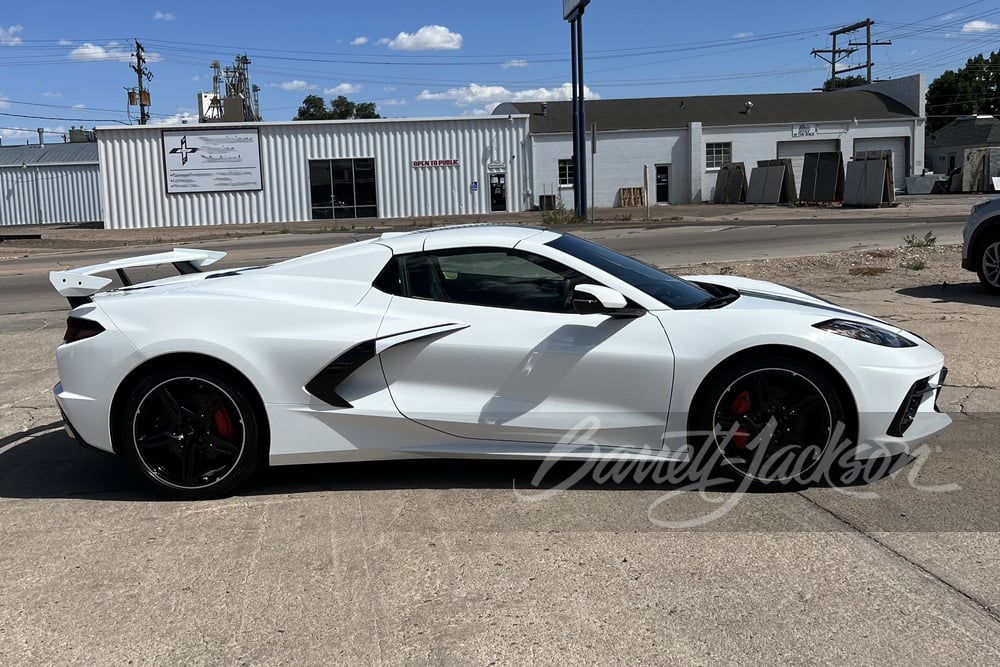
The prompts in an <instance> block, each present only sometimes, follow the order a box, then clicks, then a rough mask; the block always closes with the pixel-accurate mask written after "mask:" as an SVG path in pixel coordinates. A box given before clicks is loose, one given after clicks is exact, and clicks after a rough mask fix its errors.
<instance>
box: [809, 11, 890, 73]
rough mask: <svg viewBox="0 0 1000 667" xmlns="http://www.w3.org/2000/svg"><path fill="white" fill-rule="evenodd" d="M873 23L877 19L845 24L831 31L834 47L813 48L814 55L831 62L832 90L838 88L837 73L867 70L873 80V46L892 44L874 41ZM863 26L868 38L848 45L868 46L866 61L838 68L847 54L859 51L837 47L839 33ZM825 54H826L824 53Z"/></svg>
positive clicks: (852, 30)
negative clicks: (862, 63) (861, 63)
mask: <svg viewBox="0 0 1000 667" xmlns="http://www.w3.org/2000/svg"><path fill="white" fill-rule="evenodd" d="M873 25H875V21H872V20H871V19H865V20H864V21H859V22H857V23H855V24H853V25H849V26H845V27H843V28H840V29H838V30H834V31H833V32H831V33H830V36H831V37H832V38H833V47H832V48H829V49H813V50H812V54H813V55H814V56H819V57H820V58H821V59H823V60H825V61H826V62H828V63H830V89H831V90H833V89H836V87H837V74H838V73H840V74H843V73H844V72H853V71H855V70H859V69H863V70H867V77H866V79H867V81H868V83H871V82H872V65H874V64H875V63H873V62H872V47H873V46H888V45H890V44H892V42H873V41H872V26H873ZM861 28H864V29H865V33H866V35H867V39H866V40H865V41H864V42H848V44H847V45H848V46H849V47H858V46H864V47H866V48H867V52H866V55H867V58H866V63H865V64H864V65H855V66H854V67H845V68H844V69H841V70H838V69H837V63H839V62H840V61H841V60H843V59H844V58H846V57H847V56H849V55H851V54H852V53H854V52H855V51H857V48H847V49H838V48H837V35H843V34H846V33H849V32H855V31H856V30H860V29H861ZM824 54H826V55H824ZM827 55H829V57H827Z"/></svg>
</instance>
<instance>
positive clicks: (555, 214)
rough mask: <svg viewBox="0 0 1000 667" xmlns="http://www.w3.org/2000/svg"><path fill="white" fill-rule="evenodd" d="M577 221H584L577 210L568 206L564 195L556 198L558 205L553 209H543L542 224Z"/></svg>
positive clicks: (565, 223) (568, 223)
mask: <svg viewBox="0 0 1000 667" xmlns="http://www.w3.org/2000/svg"><path fill="white" fill-rule="evenodd" d="M575 222H583V219H582V218H579V217H577V215H576V211H571V210H569V209H568V208H566V204H564V203H563V200H562V197H557V198H556V207H555V208H554V209H552V210H551V211H542V224H545V225H570V224H573V223H575Z"/></svg>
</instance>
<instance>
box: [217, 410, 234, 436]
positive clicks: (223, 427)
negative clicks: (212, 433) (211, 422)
mask: <svg viewBox="0 0 1000 667" xmlns="http://www.w3.org/2000/svg"><path fill="white" fill-rule="evenodd" d="M214 419H215V429H216V430H217V431H218V432H219V435H220V436H222V439H223V440H227V441H229V442H232V441H233V436H234V435H235V434H236V430H235V429H234V428H233V421H232V420H231V419H230V418H229V413H228V412H226V410H225V408H219V409H218V410H216V411H215V415H214Z"/></svg>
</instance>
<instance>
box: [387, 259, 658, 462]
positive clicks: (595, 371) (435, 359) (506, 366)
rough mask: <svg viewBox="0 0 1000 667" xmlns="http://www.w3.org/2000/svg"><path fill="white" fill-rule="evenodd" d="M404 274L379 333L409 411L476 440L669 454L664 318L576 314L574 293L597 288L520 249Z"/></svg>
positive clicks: (392, 380) (396, 281)
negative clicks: (578, 443) (584, 444)
mask: <svg viewBox="0 0 1000 667" xmlns="http://www.w3.org/2000/svg"><path fill="white" fill-rule="evenodd" d="M395 270H397V271H398V273H397V274H396V275H395V276H393V278H392V280H390V281H388V282H387V283H386V284H388V285H390V286H389V287H386V289H390V290H393V291H395V292H396V295H395V296H393V298H392V300H391V303H390V304H389V309H388V311H387V313H386V316H385V318H384V320H383V323H382V326H381V329H380V332H379V336H380V339H381V338H384V340H386V341H387V342H386V345H387V349H383V350H382V351H381V360H382V367H383V370H384V372H385V377H386V380H387V382H388V386H389V391H390V394H391V396H392V398H393V400H394V402H395V403H396V406H397V407H398V409H399V410H400V412H401V413H402V414H404V415H405V416H407V417H409V418H410V419H413V420H415V421H417V422H420V423H422V424H424V425H426V426H429V427H432V428H435V429H438V430H441V431H444V432H446V433H449V434H452V435H456V436H460V437H465V438H480V439H490V440H514V441H522V442H542V443H556V442H559V441H561V440H563V441H565V439H566V438H574V437H580V438H582V437H586V438H587V440H588V441H590V442H593V443H595V444H605V445H620V446H630V447H642V446H646V447H651V448H655V449H659V448H660V446H661V442H662V437H663V432H664V428H665V425H666V413H667V406H668V405H669V400H670V389H671V378H672V372H673V358H672V354H671V351H670V346H669V343H668V341H667V337H666V334H665V333H664V331H663V328H662V325H661V324H660V322H659V321H658V320H657V319H656V318H655V317H653V316H651V315H649V314H644V315H642V316H640V317H634V318H630V319H629V318H621V319H616V318H614V317H612V316H609V315H604V314H593V315H580V314H577V313H576V312H575V311H574V310H573V307H572V291H573V289H572V288H573V287H574V286H575V285H577V284H582V283H595V282H596V281H594V280H591V279H588V278H587V277H586V276H584V275H582V274H580V273H578V272H577V271H574V270H573V269H570V268H567V267H565V266H562V265H560V264H558V263H557V262H554V261H552V260H550V259H548V258H545V257H541V256H539V255H535V254H532V253H528V252H521V251H517V250H512V249H500V248H479V249H464V250H460V251H456V250H443V251H432V252H421V253H415V254H411V255H404V256H401V257H398V258H397V264H396V267H395ZM435 327H437V328H435ZM405 331H409V332H413V333H407V334H402V335H401V336H398V337H397V338H396V340H397V341H401V342H398V343H397V342H395V341H394V340H393V338H392V336H393V335H394V334H395V332H405ZM424 331H426V332H429V334H428V335H426V336H424V335H422V332H424ZM581 429H582V431H581ZM574 433H576V435H574Z"/></svg>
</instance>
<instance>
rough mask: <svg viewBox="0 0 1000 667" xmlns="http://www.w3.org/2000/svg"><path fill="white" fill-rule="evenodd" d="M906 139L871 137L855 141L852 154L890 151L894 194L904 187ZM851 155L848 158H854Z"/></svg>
mask: <svg viewBox="0 0 1000 667" xmlns="http://www.w3.org/2000/svg"><path fill="white" fill-rule="evenodd" d="M906 146H907V139H906V137H872V138H870V139H855V140H854V153H857V152H858V151H885V150H890V151H892V183H893V185H894V186H895V188H896V192H901V191H902V190H903V189H904V188H905V187H906V181H905V180H904V179H905V178H906V171H907V170H906V165H907V153H908V151H907V150H906ZM854 153H851V155H850V156H848V157H854Z"/></svg>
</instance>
